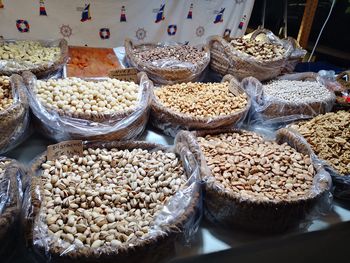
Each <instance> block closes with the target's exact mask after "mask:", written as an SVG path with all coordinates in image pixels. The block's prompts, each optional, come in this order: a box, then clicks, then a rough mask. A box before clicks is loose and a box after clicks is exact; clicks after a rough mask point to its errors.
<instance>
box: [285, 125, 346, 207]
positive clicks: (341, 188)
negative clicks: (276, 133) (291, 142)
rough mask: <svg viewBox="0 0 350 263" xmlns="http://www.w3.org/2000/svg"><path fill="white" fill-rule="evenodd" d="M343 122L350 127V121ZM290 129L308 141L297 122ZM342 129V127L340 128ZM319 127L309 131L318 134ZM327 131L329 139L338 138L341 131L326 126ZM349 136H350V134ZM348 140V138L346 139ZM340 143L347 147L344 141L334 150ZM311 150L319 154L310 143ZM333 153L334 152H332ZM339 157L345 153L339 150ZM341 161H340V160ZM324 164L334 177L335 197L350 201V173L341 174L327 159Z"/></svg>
mask: <svg viewBox="0 0 350 263" xmlns="http://www.w3.org/2000/svg"><path fill="white" fill-rule="evenodd" d="M342 122H343V123H344V124H345V125H346V124H347V125H348V126H349V127H350V121H349V120H346V119H343V120H342ZM326 125H327V126H329V127H332V126H333V125H334V124H332V122H330V121H328V122H327V124H326ZM288 129H289V130H290V131H291V132H293V133H295V134H296V135H297V136H299V137H301V138H303V140H305V141H308V138H307V137H306V138H305V137H304V136H303V135H302V133H301V132H300V131H299V129H298V127H297V126H296V125H295V124H291V125H289V126H288ZM340 129H341V128H340ZM316 130H317V129H315V131H309V132H311V134H315V135H317V134H318V133H317V132H316ZM326 130H327V132H329V133H330V134H329V140H332V138H337V136H339V131H337V132H336V133H334V132H332V130H331V129H330V128H326ZM320 132H321V133H323V132H325V130H322V131H320ZM340 132H343V133H344V134H346V133H347V131H346V130H340ZM348 137H349V136H348ZM344 140H346V139H344ZM348 142H349V141H347V142H346V143H348ZM318 144H319V145H323V147H326V146H325V145H324V143H322V144H321V143H318ZM339 144H341V145H342V146H340V147H342V148H343V149H347V147H348V146H346V145H345V144H344V143H338V145H335V144H334V146H333V147H332V148H334V150H336V148H337V147H339ZM324 149H326V150H327V149H329V147H327V148H324ZM310 151H311V152H312V154H314V155H317V153H315V152H314V150H313V146H312V145H311V144H310ZM332 154H333V153H332ZM337 154H339V155H338V157H340V156H345V158H346V155H345V153H344V154H342V153H341V152H337ZM318 158H320V160H322V157H321V156H318ZM339 163H340V162H339ZM322 164H323V165H324V167H325V169H326V170H327V171H328V172H329V174H330V175H331V177H332V181H333V187H332V193H333V195H334V197H336V198H338V199H341V200H345V201H350V173H349V174H341V173H340V172H339V171H337V169H336V168H334V167H333V166H332V165H331V164H330V163H328V162H327V160H322ZM345 164H346V163H345Z"/></svg>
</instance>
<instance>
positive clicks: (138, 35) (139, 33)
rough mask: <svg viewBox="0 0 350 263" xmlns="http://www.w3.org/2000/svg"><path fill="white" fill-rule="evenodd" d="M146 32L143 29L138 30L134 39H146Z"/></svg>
mask: <svg viewBox="0 0 350 263" xmlns="http://www.w3.org/2000/svg"><path fill="white" fill-rule="evenodd" d="M146 35H147V32H146V30H145V29H144V28H138V29H137V30H136V38H137V39H138V40H144V39H145V38H146Z"/></svg>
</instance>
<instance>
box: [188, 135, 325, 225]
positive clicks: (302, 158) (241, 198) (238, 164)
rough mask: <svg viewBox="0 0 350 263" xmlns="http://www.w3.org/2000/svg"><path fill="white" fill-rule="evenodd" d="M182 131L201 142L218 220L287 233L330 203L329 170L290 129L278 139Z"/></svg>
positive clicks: (209, 208) (213, 216)
mask: <svg viewBox="0 0 350 263" xmlns="http://www.w3.org/2000/svg"><path fill="white" fill-rule="evenodd" d="M182 133H186V134H187V136H188V138H189V140H190V141H193V142H194V143H193V144H197V145H198V148H199V149H197V155H196V158H197V159H198V162H199V163H200V166H201V176H202V179H203V180H204V181H205V182H206V184H205V194H204V211H205V215H206V217H207V218H208V219H209V220H210V221H212V222H214V223H216V224H222V225H224V226H225V225H227V226H230V225H233V226H237V227H240V228H244V229H247V230H252V231H262V232H282V231H285V230H287V229H291V228H294V227H297V226H298V225H299V224H300V222H302V221H303V220H307V219H308V216H309V215H310V214H311V213H312V212H313V211H315V209H317V208H318V207H320V206H318V205H323V204H327V202H326V201H328V200H327V199H328V197H329V195H328V193H329V188H330V184H331V179H330V176H329V174H328V173H327V172H326V171H325V170H324V169H323V166H322V165H321V164H320V163H319V161H317V160H316V159H315V158H313V157H312V156H310V149H309V147H308V145H307V143H306V142H304V141H303V140H301V139H300V138H299V137H298V136H295V135H294V134H293V133H290V132H289V131H288V130H286V129H284V130H283V129H282V130H279V131H278V133H277V138H276V141H270V140H267V139H265V138H263V137H262V136H261V135H259V134H258V133H255V132H250V131H244V130H234V129H217V130H211V131H195V132H192V133H190V132H186V131H184V132H182ZM198 152H199V154H198ZM322 208H323V207H322ZM316 211H317V210H316Z"/></svg>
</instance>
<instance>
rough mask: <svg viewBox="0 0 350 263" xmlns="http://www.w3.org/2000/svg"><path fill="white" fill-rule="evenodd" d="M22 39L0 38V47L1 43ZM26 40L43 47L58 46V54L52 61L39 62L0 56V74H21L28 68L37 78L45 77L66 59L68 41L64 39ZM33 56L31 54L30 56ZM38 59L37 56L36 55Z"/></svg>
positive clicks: (56, 69) (54, 71)
mask: <svg viewBox="0 0 350 263" xmlns="http://www.w3.org/2000/svg"><path fill="white" fill-rule="evenodd" d="M23 41H24V40H12V39H3V40H0V47H1V46H2V45H5V44H8V43H16V42H23ZM27 42H31V43H33V42H38V43H40V44H41V45H42V46H43V47H58V48H59V49H60V51H59V54H58V55H57V56H56V57H55V58H54V60H52V61H48V62H43V63H39V61H38V62H36V63H35V62H30V61H23V60H15V59H13V58H8V59H1V56H0V75H8V76H10V75H12V74H14V73H16V74H22V73H23V72H24V71H26V70H29V71H31V72H32V73H33V74H35V75H36V76H37V77H38V78H46V77H49V76H50V75H53V74H55V73H56V72H57V71H58V70H60V69H61V68H63V66H64V65H65V64H66V63H67V61H68V43H67V41H66V40H65V39H58V40H51V41H48V40H35V41H29V40H28V41H27ZM20 52H26V53H28V55H29V56H32V55H33V54H31V53H29V52H32V51H27V50H21V51H20ZM32 58H33V56H32ZM38 60H39V57H38Z"/></svg>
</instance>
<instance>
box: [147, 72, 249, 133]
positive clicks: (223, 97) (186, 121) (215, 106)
mask: <svg viewBox="0 0 350 263" xmlns="http://www.w3.org/2000/svg"><path fill="white" fill-rule="evenodd" d="M152 97H153V99H152V104H151V118H150V120H151V123H152V125H153V126H155V127H156V128H159V129H161V130H162V131H163V132H164V133H166V134H168V135H171V136H175V135H176V133H177V132H178V131H179V130H181V129H182V130H183V129H186V130H198V129H214V128H219V127H231V126H234V125H238V124H239V123H240V121H243V119H244V118H245V117H246V115H247V113H248V111H249V108H250V99H249V97H248V96H247V94H246V93H245V91H244V90H242V89H241V88H240V86H239V83H238V82H237V81H236V79H235V78H234V77H232V76H231V75H227V76H225V77H224V78H223V81H222V82H221V83H200V82H188V83H181V84H173V85H166V86H162V87H159V88H155V89H154V91H153V96H152Z"/></svg>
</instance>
